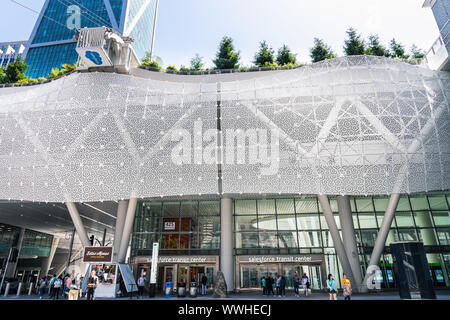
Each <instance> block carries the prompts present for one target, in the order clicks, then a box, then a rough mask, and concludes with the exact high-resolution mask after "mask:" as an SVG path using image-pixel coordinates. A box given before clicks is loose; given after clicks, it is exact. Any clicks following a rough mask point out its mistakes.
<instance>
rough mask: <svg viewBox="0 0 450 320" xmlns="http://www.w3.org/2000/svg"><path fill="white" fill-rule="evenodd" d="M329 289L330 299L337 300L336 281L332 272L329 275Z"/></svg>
mask: <svg viewBox="0 0 450 320" xmlns="http://www.w3.org/2000/svg"><path fill="white" fill-rule="evenodd" d="M327 289H328V293H329V294H330V300H333V298H334V300H337V288H336V281H335V280H334V279H333V275H332V274H331V273H330V274H329V275H328V280H327Z"/></svg>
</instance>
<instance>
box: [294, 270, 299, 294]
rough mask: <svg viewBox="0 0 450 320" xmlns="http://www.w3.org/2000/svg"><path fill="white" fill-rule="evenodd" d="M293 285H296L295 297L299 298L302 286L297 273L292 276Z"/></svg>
mask: <svg viewBox="0 0 450 320" xmlns="http://www.w3.org/2000/svg"><path fill="white" fill-rule="evenodd" d="M292 283H293V284H294V293H295V296H296V297H298V287H299V286H300V278H299V277H298V274H297V272H295V273H294V275H293V276H292Z"/></svg>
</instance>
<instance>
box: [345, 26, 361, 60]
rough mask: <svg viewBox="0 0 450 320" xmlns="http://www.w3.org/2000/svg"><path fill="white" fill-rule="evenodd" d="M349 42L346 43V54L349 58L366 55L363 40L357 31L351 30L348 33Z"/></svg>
mask: <svg viewBox="0 0 450 320" xmlns="http://www.w3.org/2000/svg"><path fill="white" fill-rule="evenodd" d="M346 32H347V37H348V38H347V40H345V41H344V52H345V54H346V55H347V56H354V55H361V54H364V41H363V40H362V39H361V35H359V34H358V33H357V32H356V30H355V29H353V28H350V29H348V30H347V31H346Z"/></svg>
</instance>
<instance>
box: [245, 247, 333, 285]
mask: <svg viewBox="0 0 450 320" xmlns="http://www.w3.org/2000/svg"><path fill="white" fill-rule="evenodd" d="M236 271H237V272H236V288H237V289H238V290H260V289H261V288H262V286H261V280H262V278H263V277H266V276H269V277H271V278H273V279H276V277H277V276H278V275H282V276H284V277H285V279H286V289H288V290H290V289H293V288H294V284H293V279H292V278H293V276H294V274H295V273H297V275H298V277H299V278H301V277H302V276H303V274H306V275H307V276H308V278H309V282H310V285H311V286H310V288H311V289H312V290H321V289H322V288H323V287H324V285H325V280H326V279H325V278H326V275H325V262H324V259H323V256H320V255H319V256H237V257H236Z"/></svg>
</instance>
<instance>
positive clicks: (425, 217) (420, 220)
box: [414, 211, 433, 228]
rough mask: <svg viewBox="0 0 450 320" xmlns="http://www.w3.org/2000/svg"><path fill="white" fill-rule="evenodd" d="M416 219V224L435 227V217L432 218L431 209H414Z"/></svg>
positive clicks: (422, 226) (423, 226)
mask: <svg viewBox="0 0 450 320" xmlns="http://www.w3.org/2000/svg"><path fill="white" fill-rule="evenodd" d="M414 220H415V221H416V226H418V227H421V228H431V227H433V219H432V218H431V214H430V212H429V211H414Z"/></svg>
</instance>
